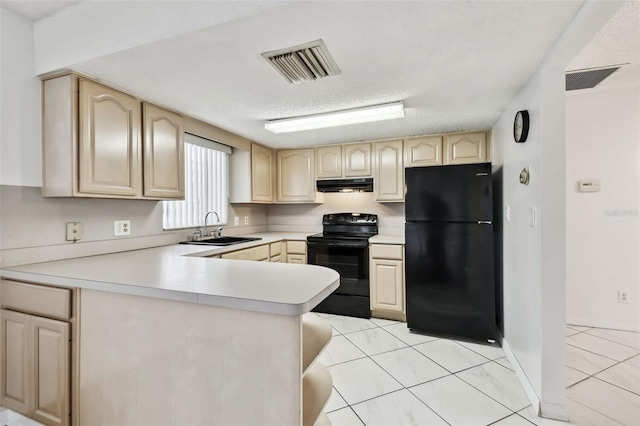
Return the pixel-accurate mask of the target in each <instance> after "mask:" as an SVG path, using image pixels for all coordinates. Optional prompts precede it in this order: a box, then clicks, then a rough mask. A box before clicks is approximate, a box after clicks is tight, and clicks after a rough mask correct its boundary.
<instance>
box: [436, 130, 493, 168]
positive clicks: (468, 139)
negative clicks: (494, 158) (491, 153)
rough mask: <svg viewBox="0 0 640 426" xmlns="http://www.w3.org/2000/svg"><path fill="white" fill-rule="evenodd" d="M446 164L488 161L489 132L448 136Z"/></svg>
mask: <svg viewBox="0 0 640 426" xmlns="http://www.w3.org/2000/svg"><path fill="white" fill-rule="evenodd" d="M445 148H446V155H447V157H446V163H445V164H471V163H484V162H486V161H487V158H488V157H487V134H486V133H485V132H474V133H463V134H455V135H450V136H447V142H446V147H445Z"/></svg>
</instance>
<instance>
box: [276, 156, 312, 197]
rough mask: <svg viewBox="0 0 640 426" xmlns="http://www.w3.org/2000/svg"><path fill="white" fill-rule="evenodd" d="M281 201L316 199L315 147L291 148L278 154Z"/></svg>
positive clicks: (278, 194)
mask: <svg viewBox="0 0 640 426" xmlns="http://www.w3.org/2000/svg"><path fill="white" fill-rule="evenodd" d="M277 168H278V185H277V188H278V189H277V200H278V201H279V202H314V201H315V192H316V191H315V187H316V181H315V176H316V173H315V156H314V149H313V148H304V149H289V150H283V151H278V154H277Z"/></svg>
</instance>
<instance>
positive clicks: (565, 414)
mask: <svg viewBox="0 0 640 426" xmlns="http://www.w3.org/2000/svg"><path fill="white" fill-rule="evenodd" d="M540 417H544V418H547V419H552V420H561V421H565V422H568V421H569V410H568V408H567V406H566V405H558V404H550V403H548V402H541V403H540Z"/></svg>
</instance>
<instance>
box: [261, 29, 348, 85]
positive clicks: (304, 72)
mask: <svg viewBox="0 0 640 426" xmlns="http://www.w3.org/2000/svg"><path fill="white" fill-rule="evenodd" d="M262 57H263V58H265V59H266V60H267V61H269V63H271V65H273V67H274V68H275V69H276V70H278V72H279V73H280V75H282V76H283V77H284V78H285V79H286V80H287V81H288V82H289V83H296V84H297V83H304V82H306V81H314V80H318V79H320V78H325V77H331V76H332V75H339V74H340V68H338V65H336V62H335V61H334V60H333V58H332V57H331V54H330V53H329V50H327V47H326V46H325V45H324V42H323V41H322V40H316V41H312V42H309V43H305V44H301V45H299V46H294V47H289V48H287V49H280V50H274V51H272V52H266V53H263V54H262Z"/></svg>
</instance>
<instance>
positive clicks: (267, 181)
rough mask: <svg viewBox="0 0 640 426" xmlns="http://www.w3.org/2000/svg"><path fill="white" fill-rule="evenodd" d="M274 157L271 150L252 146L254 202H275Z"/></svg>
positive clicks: (252, 189)
mask: <svg viewBox="0 0 640 426" xmlns="http://www.w3.org/2000/svg"><path fill="white" fill-rule="evenodd" d="M274 174H275V170H274V156H273V151H272V150H270V149H269V148H265V147H263V146H260V145H257V144H255V143H254V144H251V194H252V198H251V199H252V201H261V202H272V201H273V176H274Z"/></svg>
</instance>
